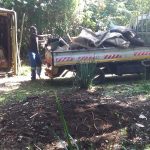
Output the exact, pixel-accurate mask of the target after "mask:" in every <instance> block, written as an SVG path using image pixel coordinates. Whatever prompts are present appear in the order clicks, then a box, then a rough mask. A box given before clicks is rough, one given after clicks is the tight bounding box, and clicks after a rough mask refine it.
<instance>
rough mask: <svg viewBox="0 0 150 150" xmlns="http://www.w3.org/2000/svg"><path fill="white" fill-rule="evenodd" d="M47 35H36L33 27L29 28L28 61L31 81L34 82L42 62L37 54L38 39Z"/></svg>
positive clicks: (39, 73) (35, 29)
mask: <svg viewBox="0 0 150 150" xmlns="http://www.w3.org/2000/svg"><path fill="white" fill-rule="evenodd" d="M47 36H48V35H47V34H46V35H38V34H37V28H36V27H35V26H31V27H30V38H29V52H28V55H29V61H30V66H31V80H36V74H37V75H38V76H39V78H40V75H41V67H42V60H41V56H40V53H39V38H40V37H41V38H43V37H47Z"/></svg>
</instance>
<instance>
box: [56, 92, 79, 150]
mask: <svg viewBox="0 0 150 150" xmlns="http://www.w3.org/2000/svg"><path fill="white" fill-rule="evenodd" d="M55 99H56V104H57V110H58V112H59V115H60V120H61V123H62V124H63V129H64V135H65V137H66V140H67V143H68V148H67V149H68V150H75V149H76V150H79V148H78V145H77V144H76V143H75V142H74V139H73V138H72V137H71V135H70V134H69V129H68V126H67V122H66V120H65V117H64V113H63V110H62V106H61V102H60V99H59V98H58V96H57V93H56V92H55Z"/></svg>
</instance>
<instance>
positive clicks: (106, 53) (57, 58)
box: [52, 47, 150, 66]
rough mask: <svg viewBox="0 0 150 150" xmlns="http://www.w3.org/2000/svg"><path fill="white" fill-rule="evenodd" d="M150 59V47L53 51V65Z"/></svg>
mask: <svg viewBox="0 0 150 150" xmlns="http://www.w3.org/2000/svg"><path fill="white" fill-rule="evenodd" d="M144 59H150V47H131V48H127V49H121V48H110V47H109V48H99V49H95V48H93V49H81V50H63V51H62V50H61V51H60V50H58V51H53V52H52V63H53V66H64V65H75V64H78V63H88V62H95V63H104V62H116V61H132V60H144Z"/></svg>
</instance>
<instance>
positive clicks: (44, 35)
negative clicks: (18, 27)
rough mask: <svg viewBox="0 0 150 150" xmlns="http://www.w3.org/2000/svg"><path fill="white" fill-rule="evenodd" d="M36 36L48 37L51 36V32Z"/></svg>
mask: <svg viewBox="0 0 150 150" xmlns="http://www.w3.org/2000/svg"><path fill="white" fill-rule="evenodd" d="M34 35H35V36H36V37H39V38H44V37H48V36H51V34H41V35H37V34H34Z"/></svg>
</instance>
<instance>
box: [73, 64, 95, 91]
mask: <svg viewBox="0 0 150 150" xmlns="http://www.w3.org/2000/svg"><path fill="white" fill-rule="evenodd" d="M95 71H96V64H95V63H81V64H78V65H77V66H76V76H75V82H76V83H77V84H78V85H79V87H80V88H81V89H88V88H89V87H90V85H91V84H92V79H93V78H94V76H95Z"/></svg>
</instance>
